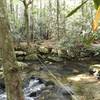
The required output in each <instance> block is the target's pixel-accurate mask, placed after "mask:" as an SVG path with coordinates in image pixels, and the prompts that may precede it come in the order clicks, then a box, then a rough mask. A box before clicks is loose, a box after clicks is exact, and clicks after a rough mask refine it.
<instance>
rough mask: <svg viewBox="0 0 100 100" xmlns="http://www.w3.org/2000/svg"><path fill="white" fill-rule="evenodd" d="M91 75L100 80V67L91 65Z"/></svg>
mask: <svg viewBox="0 0 100 100" xmlns="http://www.w3.org/2000/svg"><path fill="white" fill-rule="evenodd" d="M89 73H90V74H91V75H93V76H94V77H95V78H96V79H100V65H99V64H95V65H91V66H90V68H89Z"/></svg>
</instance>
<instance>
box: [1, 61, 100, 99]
mask: <svg viewBox="0 0 100 100" xmlns="http://www.w3.org/2000/svg"><path fill="white" fill-rule="evenodd" d="M19 63H23V64H27V65H28V66H26V67H25V68H24V71H23V72H22V78H23V91H24V94H25V100H100V95H99V94H100V90H99V89H100V81H99V80H97V79H96V78H95V77H93V76H91V75H89V72H88V71H89V66H90V65H92V64H99V62H98V61H90V60H89V61H77V62H76V61H75V62H74V61H73V62H72V61H66V63H50V64H45V65H46V67H47V69H46V68H45V67H44V65H43V64H41V63H40V62H32V61H31V62H29V61H28V62H26V61H25V62H19ZM48 70H49V71H50V72H51V73H52V74H53V75H54V76H55V77H56V78H57V80H59V81H57V80H55V79H54V78H53V77H52V75H50V73H48ZM57 82H61V83H62V84H63V86H64V87H62V86H61V85H60V84H59V83H57ZM0 100H6V93H5V86H4V81H3V80H2V79H1V80H0Z"/></svg>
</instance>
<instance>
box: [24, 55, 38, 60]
mask: <svg viewBox="0 0 100 100" xmlns="http://www.w3.org/2000/svg"><path fill="white" fill-rule="evenodd" d="M25 60H38V56H37V54H29V55H27V56H26V57H25Z"/></svg>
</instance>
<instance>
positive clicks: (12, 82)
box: [0, 0, 24, 100]
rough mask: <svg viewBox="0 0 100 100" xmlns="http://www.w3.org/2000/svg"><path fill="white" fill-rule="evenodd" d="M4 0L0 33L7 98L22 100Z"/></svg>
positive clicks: (19, 78)
mask: <svg viewBox="0 0 100 100" xmlns="http://www.w3.org/2000/svg"><path fill="white" fill-rule="evenodd" d="M6 10H7V9H6V5H5V0H0V34H1V36H2V56H3V68H4V76H5V85H6V92H7V100H24V97H23V92H22V85H21V77H20V74H19V71H18V65H17V63H16V57H15V54H14V49H13V44H12V37H11V34H10V28H9V27H10V26H9V22H8V17H7V14H6Z"/></svg>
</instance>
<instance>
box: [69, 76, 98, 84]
mask: <svg viewBox="0 0 100 100" xmlns="http://www.w3.org/2000/svg"><path fill="white" fill-rule="evenodd" d="M68 80H72V81H76V82H77V81H88V82H94V81H97V80H96V79H95V78H94V77H92V76H89V75H87V74H79V75H76V76H71V77H68Z"/></svg>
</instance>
